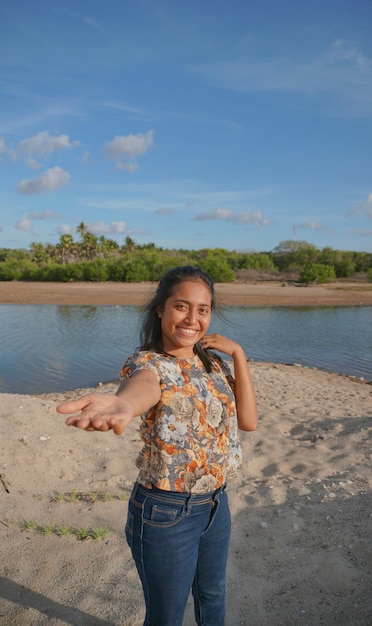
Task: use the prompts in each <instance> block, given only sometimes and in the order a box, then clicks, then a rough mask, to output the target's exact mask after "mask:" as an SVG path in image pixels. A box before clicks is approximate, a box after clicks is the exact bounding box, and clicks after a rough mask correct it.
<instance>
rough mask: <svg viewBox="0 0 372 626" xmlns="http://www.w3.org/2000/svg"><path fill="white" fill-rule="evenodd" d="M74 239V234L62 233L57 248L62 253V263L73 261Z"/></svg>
mask: <svg viewBox="0 0 372 626" xmlns="http://www.w3.org/2000/svg"><path fill="white" fill-rule="evenodd" d="M73 246H74V240H73V237H72V235H67V234H66V235H61V236H60V238H59V243H57V249H58V250H59V253H60V262H61V263H62V265H66V264H67V263H69V262H70V261H71V258H72V257H73Z"/></svg>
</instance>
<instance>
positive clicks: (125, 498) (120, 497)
mask: <svg viewBox="0 0 372 626" xmlns="http://www.w3.org/2000/svg"><path fill="white" fill-rule="evenodd" d="M119 500H124V501H127V500H128V494H127V493H121V494H120V495H119Z"/></svg>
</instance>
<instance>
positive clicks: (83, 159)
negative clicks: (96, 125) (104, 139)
mask: <svg viewBox="0 0 372 626" xmlns="http://www.w3.org/2000/svg"><path fill="white" fill-rule="evenodd" d="M89 157H90V152H88V151H87V150H86V151H85V152H84V153H83V154H82V155H81V157H80V159H79V161H80V163H88V161H89Z"/></svg>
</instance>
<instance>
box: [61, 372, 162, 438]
mask: <svg viewBox="0 0 372 626" xmlns="http://www.w3.org/2000/svg"><path fill="white" fill-rule="evenodd" d="M159 399H160V385H159V381H158V379H157V377H156V375H155V374H154V372H152V371H150V370H146V369H143V370H139V371H138V372H135V373H134V374H133V376H131V377H130V378H126V379H124V380H123V381H122V382H121V384H120V386H119V389H118V390H117V392H116V394H115V395H113V394H110V393H89V394H87V395H86V396H81V397H80V398H77V399H76V400H68V401H67V402H62V404H59V405H58V406H57V411H58V413H62V414H70V417H68V418H67V420H66V424H67V426H75V427H76V428H82V429H83V430H99V431H101V432H106V431H107V430H113V431H114V433H115V435H122V434H123V432H124V431H125V429H126V428H127V426H128V424H129V422H131V420H132V419H133V418H134V417H135V416H136V415H142V413H145V412H146V411H148V410H149V409H150V408H151V407H152V406H154V404H156V403H157V402H158V401H159ZM77 411H81V413H79V415H71V413H77Z"/></svg>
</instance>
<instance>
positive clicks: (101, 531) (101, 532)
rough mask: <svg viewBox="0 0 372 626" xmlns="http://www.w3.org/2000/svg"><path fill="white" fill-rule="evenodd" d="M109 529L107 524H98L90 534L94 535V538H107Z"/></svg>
mask: <svg viewBox="0 0 372 626" xmlns="http://www.w3.org/2000/svg"><path fill="white" fill-rule="evenodd" d="M108 531H109V529H108V527H107V526H97V527H96V528H93V529H92V531H91V533H90V536H91V537H92V539H105V537H106V536H107V533H108Z"/></svg>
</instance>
